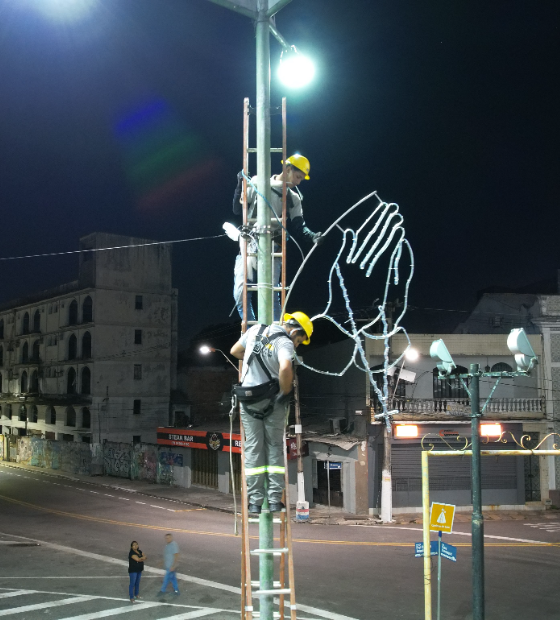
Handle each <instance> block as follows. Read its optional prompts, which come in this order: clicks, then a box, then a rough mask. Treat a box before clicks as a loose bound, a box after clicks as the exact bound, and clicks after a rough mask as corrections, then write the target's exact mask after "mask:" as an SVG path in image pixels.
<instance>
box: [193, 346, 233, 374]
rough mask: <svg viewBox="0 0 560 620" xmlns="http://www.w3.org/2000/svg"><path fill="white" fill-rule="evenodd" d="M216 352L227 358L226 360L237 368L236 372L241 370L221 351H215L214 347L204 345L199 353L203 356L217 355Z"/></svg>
mask: <svg viewBox="0 0 560 620" xmlns="http://www.w3.org/2000/svg"><path fill="white" fill-rule="evenodd" d="M216 351H218V352H219V353H221V354H222V355H223V356H224V357H225V358H226V360H227V361H228V362H229V363H230V364H231V365H232V366H233V367H234V368H235V370H236V371H239V368H237V366H236V365H235V364H234V363H233V362H232V361H231V360H230V359H229V357H228V356H227V355H226V354H225V353H224V352H223V351H222V350H221V349H215V348H214V347H209V346H208V345H207V344H203V345H202V346H201V347H200V348H199V349H198V352H199V353H202V355H208V354H209V353H215V352H216Z"/></svg>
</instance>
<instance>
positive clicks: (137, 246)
mask: <svg viewBox="0 0 560 620" xmlns="http://www.w3.org/2000/svg"><path fill="white" fill-rule="evenodd" d="M226 236H227V235H226V234H225V233H224V234H222V235H210V236H209V237H192V238H191V239H174V240H171V241H151V242H149V243H134V244H131V245H116V246H113V247H110V248H83V249H81V250H69V251H67V252H45V253H43V254H28V255H26V256H0V261H3V260H20V259H23V258H40V257H43V256H65V255H67V254H85V253H87V252H106V251H108V250H124V249H127V248H143V247H147V246H150V245H170V244H172V243H187V242H189V241H203V240H206V239H219V238H220V237H226Z"/></svg>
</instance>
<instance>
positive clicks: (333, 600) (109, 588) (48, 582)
mask: <svg viewBox="0 0 560 620" xmlns="http://www.w3.org/2000/svg"><path fill="white" fill-rule="evenodd" d="M469 529H470V525H469V524H467V523H457V524H456V525H455V528H454V533H453V534H451V535H448V536H447V535H446V536H444V540H445V541H446V542H448V543H450V544H452V545H455V546H456V547H457V562H456V563H454V562H450V561H447V560H443V562H444V564H443V568H442V618H445V619H448V620H467V619H469V618H470V617H471V612H470V608H471V585H470V584H471V572H470V571H471V549H470V535H469ZM166 532H172V533H173V535H174V537H175V540H176V541H177V542H178V544H179V547H180V550H181V563H180V567H179V569H178V570H179V573H180V574H181V575H182V578H181V579H180V581H179V585H180V589H181V595H180V596H179V597H172V595H168V596H167V597H166V599H165V600H164V601H158V600H157V599H156V596H155V595H156V593H157V591H158V589H159V587H160V584H161V574H160V573H159V572H157V570H155V569H154V567H155V566H156V565H157V562H158V561H159V560H160V559H161V552H162V549H163V544H164V540H163V535H164V534H165V533H166ZM292 532H293V540H294V560H295V574H296V593H297V602H298V607H299V608H300V611H299V612H298V618H302V619H307V620H312V619H317V620H319V619H320V618H329V619H330V620H346V619H355V620H369V619H370V618H371V619H375V618H383V619H386V618H395V619H396V618H399V619H400V618H402V619H406V620H412V619H414V620H416V619H421V618H423V617H424V616H423V609H424V602H423V578H422V564H423V562H422V560H421V559H416V558H414V545H413V543H414V542H419V541H421V540H422V533H421V529H420V526H417V525H410V526H409V527H403V526H391V527H388V526H378V527H372V526H355V527H354V526H343V525H338V526H326V525H311V524H295V525H294V527H293V530H292ZM252 533H253V534H254V535H255V536H256V535H257V531H256V529H255V531H253V532H252ZM485 534H486V541H485V560H486V563H485V568H486V609H487V616H486V617H487V618H489V619H494V618H508V620H517V619H519V620H521V619H522V618H523V620H525V619H526V617H527V615H528V614H529V613H530V614H531V615H532V616H536V617H540V618H547V619H548V618H551V619H552V618H558V617H560V603H559V597H558V594H557V570H558V569H557V567H558V563H559V559H560V558H559V554H560V520H558V519H556V520H554V519H549V518H544V516H543V517H542V518H540V519H533V520H531V521H530V522H528V521H488V522H486V524H485ZM131 540H138V542H139V543H140V547H141V549H142V550H143V551H144V553H145V554H146V555H147V556H148V561H147V563H146V566H147V569H146V571H145V573H144V575H143V577H142V584H141V594H142V595H143V596H144V599H143V602H142V603H141V604H135V605H131V604H130V603H129V602H128V592H127V586H128V575H127V561H126V559H127V555H128V549H129V546H130V542H131ZM36 541H38V542H39V544H36ZM240 550H241V544H240V539H239V537H236V536H235V535H234V533H233V516H232V515H228V514H224V513H221V512H216V511H210V510H203V509H196V508H194V507H189V506H187V505H184V504H179V503H177V502H173V501H169V500H165V499H154V498H153V497H146V496H142V495H139V494H135V493H131V492H127V491H124V490H123V491H119V490H115V489H111V488H106V487H102V486H98V485H95V484H85V483H83V482H80V481H72V480H64V479H61V478H58V477H54V476H49V475H46V474H43V473H40V472H37V473H34V472H28V471H25V470H20V469H15V468H10V467H5V466H3V465H1V464H0V554H1V557H2V561H0V617H4V616H6V617H7V618H11V617H12V616H13V617H15V618H23V619H25V620H36V619H38V618H41V619H44V618H49V619H63V618H64V619H72V620H76V619H79V620H88V619H89V618H91V619H93V618H103V617H115V618H118V619H119V618H120V617H121V616H122V617H123V618H125V617H128V616H127V615H126V614H129V613H130V612H132V611H134V613H133V615H134V617H135V619H138V620H147V619H154V620H155V619H162V620H163V619H168V620H169V619H171V618H173V619H174V620H180V619H181V620H182V619H187V618H198V617H209V618H216V619H221V618H224V619H226V618H229V619H233V618H239V605H240V602H239V594H238V588H239V573H240V568H239V563H240ZM434 560H435V558H434ZM434 568H435V561H434ZM254 574H255V575H256V572H255V573H254ZM434 578H435V573H434ZM434 605H435V589H434ZM131 617H132V616H131ZM434 617H435V616H434Z"/></svg>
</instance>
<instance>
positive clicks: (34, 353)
mask: <svg viewBox="0 0 560 620" xmlns="http://www.w3.org/2000/svg"><path fill="white" fill-rule="evenodd" d="M31 361H32V362H35V363H36V364H38V363H39V362H40V361H41V343H40V342H39V341H38V340H35V342H34V343H33V347H32V349H31Z"/></svg>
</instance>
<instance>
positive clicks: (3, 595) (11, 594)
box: [0, 590, 28, 598]
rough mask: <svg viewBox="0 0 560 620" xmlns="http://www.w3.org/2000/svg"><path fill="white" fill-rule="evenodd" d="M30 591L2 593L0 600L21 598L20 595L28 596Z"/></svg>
mask: <svg viewBox="0 0 560 620" xmlns="http://www.w3.org/2000/svg"><path fill="white" fill-rule="evenodd" d="M27 592H28V590H15V591H14V592H2V594H0V598H10V597H12V596H19V595H20V594H26V593H27Z"/></svg>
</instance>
